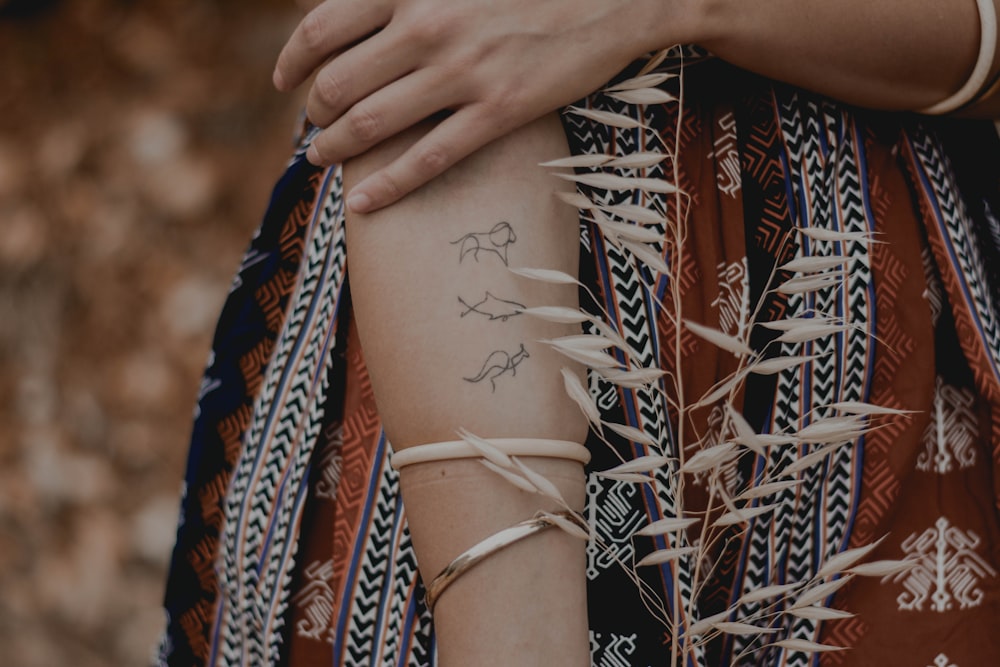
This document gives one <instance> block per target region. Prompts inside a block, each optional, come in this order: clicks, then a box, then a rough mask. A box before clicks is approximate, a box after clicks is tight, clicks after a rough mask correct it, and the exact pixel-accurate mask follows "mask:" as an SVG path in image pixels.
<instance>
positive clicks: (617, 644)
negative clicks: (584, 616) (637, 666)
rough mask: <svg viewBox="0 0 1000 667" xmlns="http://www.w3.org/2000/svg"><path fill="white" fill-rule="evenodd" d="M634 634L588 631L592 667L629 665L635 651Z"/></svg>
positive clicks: (622, 666)
mask: <svg viewBox="0 0 1000 667" xmlns="http://www.w3.org/2000/svg"><path fill="white" fill-rule="evenodd" d="M635 640H636V636H635V635H617V634H610V633H609V634H608V635H607V636H602V635H601V633H598V632H594V631H593V630H591V631H590V655H591V656H592V660H593V664H594V667H631V666H632V660H631V658H630V656H632V655H633V654H634V653H635Z"/></svg>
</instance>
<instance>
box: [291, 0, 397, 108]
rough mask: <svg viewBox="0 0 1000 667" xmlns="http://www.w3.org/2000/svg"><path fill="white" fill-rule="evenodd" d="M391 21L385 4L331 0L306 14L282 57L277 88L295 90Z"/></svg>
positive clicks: (362, 0)
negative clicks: (335, 56) (330, 60)
mask: <svg viewBox="0 0 1000 667" xmlns="http://www.w3.org/2000/svg"><path fill="white" fill-rule="evenodd" d="M390 18H392V13H391V11H390V8H389V6H388V4H387V3H384V2H373V1H370V0H369V1H367V2H365V1H364V0H327V2H324V3H323V4H321V5H319V6H318V7H316V8H315V9H313V10H312V11H311V12H309V13H308V14H306V16H305V18H303V19H302V21H301V22H300V23H299V25H298V27H296V28H295V31H294V32H293V33H292V36H291V37H289V38H288V42H287V43H286V44H285V46H284V47H283V48H282V49H281V53H280V54H278V61H277V63H276V64H275V68H274V77H273V80H274V85H275V87H276V88H277V89H278V90H284V91H288V90H291V89H293V88H295V87H296V86H298V85H300V84H301V83H302V82H303V81H305V80H306V79H308V78H309V75H310V74H312V73H313V72H314V71H315V70H316V69H317V68H318V67H320V66H321V65H322V64H323V63H324V62H326V60H327V59H328V58H329V57H330V56H331V55H333V54H334V53H336V52H337V51H339V50H341V49H343V48H346V47H347V46H348V45H350V44H352V43H354V42H356V41H358V40H360V39H362V38H363V37H365V35H369V34H371V33H373V32H375V31H376V30H378V29H379V28H381V27H383V26H385V25H386V24H387V23H388V22H389V19H390Z"/></svg>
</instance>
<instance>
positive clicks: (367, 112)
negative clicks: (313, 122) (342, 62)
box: [306, 68, 464, 165]
mask: <svg viewBox="0 0 1000 667" xmlns="http://www.w3.org/2000/svg"><path fill="white" fill-rule="evenodd" d="M442 78H443V77H442V75H441V74H439V73H437V72H435V70H433V69H430V68H428V69H421V70H418V71H416V72H414V73H413V74H411V75H409V76H407V77H404V78H402V79H400V80H398V81H396V82H394V83H391V84H389V85H388V86H386V87H384V88H381V89H379V90H377V91H376V92H374V93H372V94H371V95H370V96H368V97H366V98H364V99H363V100H361V101H360V102H358V103H357V104H355V105H354V106H352V107H351V108H350V109H348V110H347V111H346V112H345V113H344V115H342V116H341V117H340V118H338V119H337V120H336V121H335V122H334V123H333V124H332V125H330V126H329V127H328V128H326V129H325V130H323V131H322V132H320V133H319V134H317V135H316V137H315V138H313V141H312V144H311V145H310V146H309V149H308V150H307V151H306V158H307V159H308V160H309V161H310V162H312V163H313V164H318V165H330V164H333V163H335V162H343V161H344V160H346V159H347V158H350V157H353V156H355V155H359V154H361V153H363V152H365V151H366V150H368V149H369V148H371V147H372V146H374V145H376V144H378V143H381V142H382V141H384V140H386V139H388V138H389V137H392V136H394V135H396V134H398V133H400V132H402V131H403V130H405V129H407V128H408V127H411V126H413V125H416V124H417V123H419V122H421V121H423V120H424V119H426V118H428V117H429V116H431V115H433V114H435V113H437V112H438V111H440V110H442V109H445V108H448V107H450V106H454V105H456V104H460V103H461V102H462V101H464V100H458V99H456V98H455V97H451V96H450V95H453V93H452V92H451V91H447V90H446V89H445V87H444V86H443V85H440V84H441V82H442Z"/></svg>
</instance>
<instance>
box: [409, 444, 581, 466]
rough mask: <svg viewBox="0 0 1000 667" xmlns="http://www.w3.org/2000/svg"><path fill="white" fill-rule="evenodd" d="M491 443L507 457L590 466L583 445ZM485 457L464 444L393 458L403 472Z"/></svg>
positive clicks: (432, 446)
mask: <svg viewBox="0 0 1000 667" xmlns="http://www.w3.org/2000/svg"><path fill="white" fill-rule="evenodd" d="M488 442H489V443H490V444H491V445H493V446H494V447H496V448H497V449H499V450H500V451H501V452H503V453H504V454H506V455H507V456H544V457H549V458H554V459H568V460H570V461H579V462H580V463H583V464H586V463H587V462H588V461H590V451H589V450H588V449H587V448H586V447H584V446H583V445H581V444H579V443H576V442H570V441H568V440H540V439H537V438H490V439H489V440H488ZM482 456H483V453H482V452H481V451H479V450H478V449H476V448H475V447H474V446H473V445H471V444H469V443H468V442H465V441H464V440H456V441H452V442H435V443H431V444H429V445H417V446H415V447H407V448H406V449H402V450H400V451H398V452H394V453H393V455H392V459H391V461H392V466H393V467H394V468H395V469H396V470H401V469H402V468H405V467H406V466H410V465H413V464H415V463H429V462H431V461H444V460H447V459H472V458H481V457H482Z"/></svg>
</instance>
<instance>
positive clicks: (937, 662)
mask: <svg viewBox="0 0 1000 667" xmlns="http://www.w3.org/2000/svg"><path fill="white" fill-rule="evenodd" d="M927 667H958V665H953V664H952V663H951V660H949V659H948V656H946V655H945V654H944V653H938V657H936V658H934V664H933V665H927Z"/></svg>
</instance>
